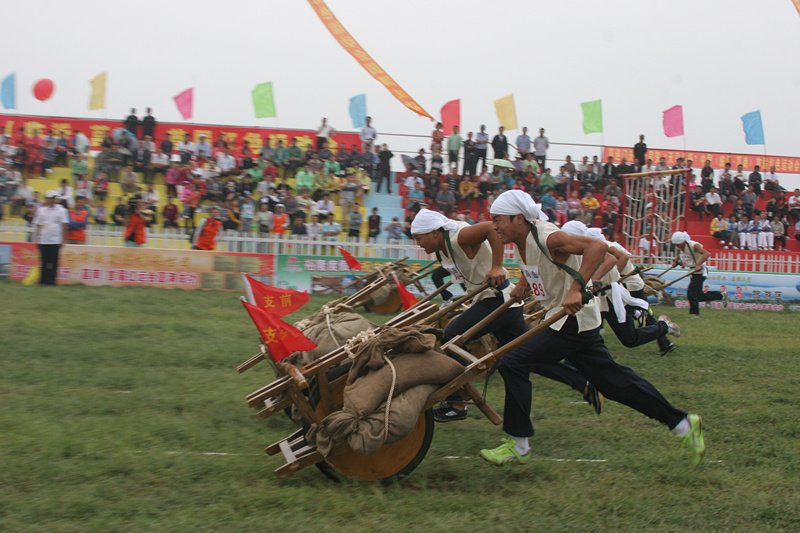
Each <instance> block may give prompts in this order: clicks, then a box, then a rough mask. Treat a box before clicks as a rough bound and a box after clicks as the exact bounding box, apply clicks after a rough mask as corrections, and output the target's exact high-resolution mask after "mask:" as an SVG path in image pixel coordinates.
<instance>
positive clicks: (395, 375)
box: [383, 355, 397, 442]
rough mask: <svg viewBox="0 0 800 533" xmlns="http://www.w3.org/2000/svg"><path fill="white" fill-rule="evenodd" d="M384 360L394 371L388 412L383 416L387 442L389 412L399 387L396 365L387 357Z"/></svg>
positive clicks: (387, 405)
mask: <svg viewBox="0 0 800 533" xmlns="http://www.w3.org/2000/svg"><path fill="white" fill-rule="evenodd" d="M383 359H384V360H385V361H386V364H388V365H389V368H391V369H392V386H391V387H389V395H388V396H387V397H386V410H385V411H384V414H383V442H386V441H387V439H388V438H389V411H390V410H391V408H392V397H393V396H394V388H395V386H396V385H397V369H396V368H395V367H394V363H392V361H391V359H389V358H388V357H386V356H385V355H384V356H383Z"/></svg>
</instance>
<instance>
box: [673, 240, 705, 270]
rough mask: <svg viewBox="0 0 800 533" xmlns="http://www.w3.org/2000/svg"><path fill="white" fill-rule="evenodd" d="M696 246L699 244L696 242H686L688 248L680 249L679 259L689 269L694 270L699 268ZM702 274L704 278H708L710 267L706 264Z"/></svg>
mask: <svg viewBox="0 0 800 533" xmlns="http://www.w3.org/2000/svg"><path fill="white" fill-rule="evenodd" d="M696 244H697V243H696V242H695V241H686V246H685V247H684V249H683V250H681V249H678V257H679V258H680V260H681V263H682V264H683V266H685V267H686V268H688V269H692V268H695V267H696V266H697V260H696V257H695V256H696V255H697V252H695V251H694V247H695V245H696ZM701 273H702V275H703V277H708V267H707V266H706V265H705V264H703V270H702V272H701Z"/></svg>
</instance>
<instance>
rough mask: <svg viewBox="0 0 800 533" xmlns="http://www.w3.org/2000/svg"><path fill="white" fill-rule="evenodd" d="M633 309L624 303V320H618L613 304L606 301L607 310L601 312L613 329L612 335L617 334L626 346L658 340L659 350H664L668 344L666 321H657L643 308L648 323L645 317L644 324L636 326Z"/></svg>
mask: <svg viewBox="0 0 800 533" xmlns="http://www.w3.org/2000/svg"><path fill="white" fill-rule="evenodd" d="M635 311H636V308H635V307H631V306H628V305H626V306H625V322H620V321H619V319H617V313H616V310H615V309H614V305H613V304H612V303H611V302H608V311H606V312H604V313H603V318H604V319H605V321H606V323H607V324H608V325H609V326H610V327H611V329H612V330H613V331H614V335H616V336H617V338H618V339H619V342H621V343H622V345H623V346H625V347H626V348H636V347H637V346H641V345H642V344H647V343H648V342H652V341H658V347H659V348H660V349H661V350H665V349H666V348H667V346H669V339H667V331H668V330H669V328H668V327H667V324H666V322H659V321H657V320H655V319H654V318H653V317H652V316H650V315H649V314H648V313H646V312H645V311H644V310H641V311H642V312H643V313H645V316H646V317H647V318H649V319H650V323H648V321H647V319H645V325H644V326H642V327H640V328H637V327H636V318H635V317H634V316H633V314H634V312H635Z"/></svg>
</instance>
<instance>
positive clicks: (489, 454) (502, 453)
mask: <svg viewBox="0 0 800 533" xmlns="http://www.w3.org/2000/svg"><path fill="white" fill-rule="evenodd" d="M531 455H532V454H531V452H528V453H526V454H525V455H520V453H519V452H518V451H517V449H516V448H515V447H514V439H503V444H501V445H500V446H498V447H497V448H492V449H490V450H481V457H483V458H484V459H486V460H487V461H489V462H490V463H492V464H496V465H503V464H506V463H508V462H509V461H516V462H518V463H521V464H525V463H527V462H528V461H530V460H531Z"/></svg>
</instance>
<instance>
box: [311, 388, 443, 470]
mask: <svg viewBox="0 0 800 533" xmlns="http://www.w3.org/2000/svg"><path fill="white" fill-rule="evenodd" d="M437 388H438V387H437V386H436V385H417V386H416V387H412V388H410V389H408V390H407V391H405V392H404V393H402V394H400V395H399V396H397V397H395V398H393V399H392V405H391V407H390V408H389V434H388V436H387V435H386V434H385V429H386V423H385V420H386V418H385V417H386V404H385V403H382V404H381V405H380V406H379V407H378V409H377V410H376V411H375V412H374V413H372V414H370V415H369V416H367V417H364V418H359V417H358V415H356V413H355V411H353V410H352V409H343V410H341V411H337V412H335V413H331V414H330V415H328V416H327V417H325V419H324V420H322V422H321V423H320V425H319V426H312V429H310V430H309V431H308V433H307V434H306V441H307V442H313V443H315V444H316V446H317V451H319V452H320V453H321V454H322V455H323V456H326V457H327V456H328V454H330V452H331V450H333V447H334V446H335V445H336V444H338V443H340V442H344V441H347V445H348V446H349V447H350V449H352V450H353V451H354V452H356V453H361V454H364V455H370V454H373V453H375V452H377V451H378V450H380V448H381V446H383V445H384V443H386V444H390V443H392V442H396V441H398V440H400V439H402V438H403V437H405V436H406V435H408V434H409V433H411V431H412V430H413V429H414V427H415V426H416V425H417V419H418V418H419V416H420V414H421V412H422V408H423V407H425V403H426V402H427V401H428V397H429V396H430V395H431V394H433V392H434V391H435V390H436V389H437Z"/></svg>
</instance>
